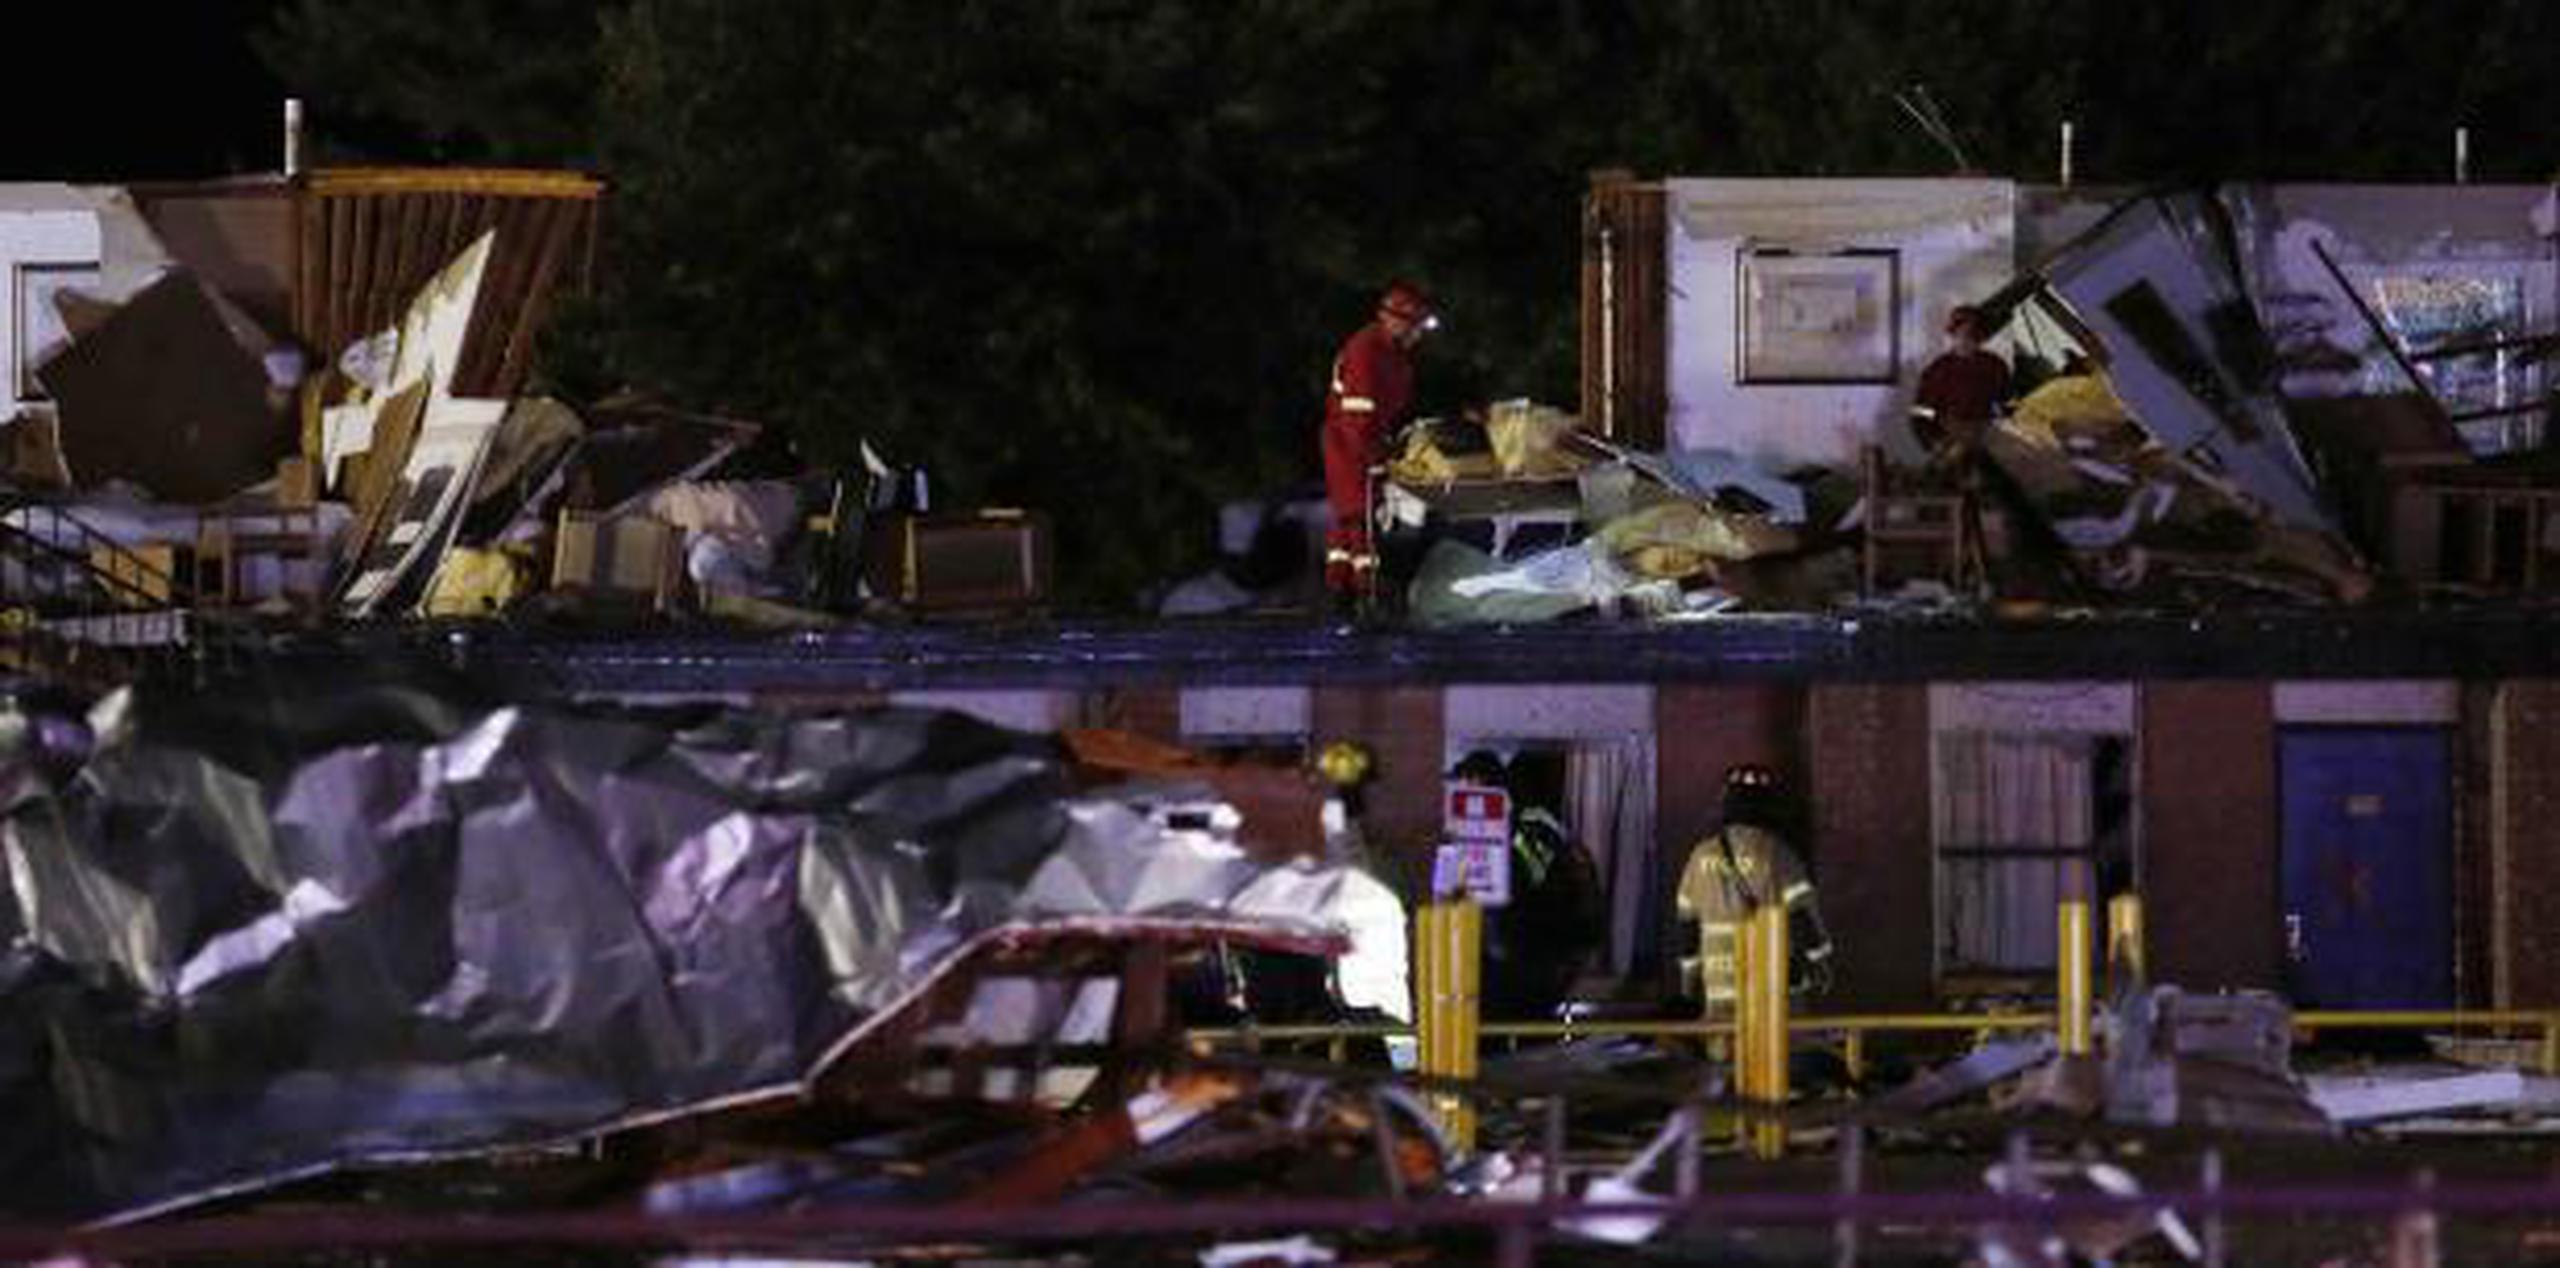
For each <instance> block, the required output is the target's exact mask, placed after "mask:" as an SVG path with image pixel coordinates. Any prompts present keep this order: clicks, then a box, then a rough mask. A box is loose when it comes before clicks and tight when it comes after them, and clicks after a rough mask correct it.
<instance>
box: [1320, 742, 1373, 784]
mask: <svg viewBox="0 0 2560 1268" xmlns="http://www.w3.org/2000/svg"><path fill="white" fill-rule="evenodd" d="M1370 765H1371V759H1370V757H1369V747H1368V746H1367V745H1365V744H1361V743H1358V742H1356V741H1352V740H1335V741H1334V742H1333V743H1331V744H1327V745H1325V746H1324V749H1323V751H1321V752H1319V753H1317V754H1316V773H1317V774H1319V775H1322V776H1324V779H1325V782H1326V783H1329V784H1333V785H1335V786H1336V787H1341V788H1349V787H1352V786H1354V785H1356V784H1358V783H1359V782H1360V781H1362V780H1364V779H1367V778H1368V777H1369V768H1370Z"/></svg>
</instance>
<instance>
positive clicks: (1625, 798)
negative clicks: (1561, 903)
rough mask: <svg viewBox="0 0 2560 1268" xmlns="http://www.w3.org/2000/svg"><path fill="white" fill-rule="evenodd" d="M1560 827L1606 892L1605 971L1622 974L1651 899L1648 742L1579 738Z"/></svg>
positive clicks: (1569, 757)
mask: <svg viewBox="0 0 2560 1268" xmlns="http://www.w3.org/2000/svg"><path fill="white" fill-rule="evenodd" d="M1564 813H1565V826H1566V827H1567V828H1568V829H1569V830H1571V831H1572V833H1573V835H1574V838H1575V839H1576V840H1579V841H1581V842H1582V843H1583V844H1584V845H1585V846H1587V847H1588V848H1589V849H1590V851H1591V861H1592V863H1593V864H1594V865H1595V866H1597V867H1598V868H1599V871H1600V880H1601V883H1602V884H1603V885H1605V886H1607V887H1608V893H1609V938H1608V942H1607V944H1606V955H1607V963H1608V966H1609V972H1610V973H1611V974H1612V975H1614V976H1618V977H1624V976H1626V974H1627V972H1628V970H1629V968H1630V967H1631V966H1632V965H1633V964H1634V963H1635V954H1636V940H1637V938H1638V937H1639V936H1640V935H1641V934H1642V933H1643V932H1644V931H1645V930H1646V928H1647V927H1648V926H1649V925H1650V923H1651V910H1652V909H1651V907H1650V906H1649V905H1648V904H1649V902H1650V901H1651V900H1652V899H1653V898H1654V895H1653V894H1652V893H1651V891H1652V889H1653V888H1654V885H1655V881H1654V870H1655V869H1654V866H1653V862H1654V841H1653V744H1652V742H1651V741H1650V740H1648V739H1646V738H1644V737H1642V736H1625V737H1621V738H1617V739H1606V740H1581V741H1576V742H1575V743H1574V745H1573V746H1572V747H1571V748H1570V749H1568V750H1566V753H1565V804H1564Z"/></svg>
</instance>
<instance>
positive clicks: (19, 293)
mask: <svg viewBox="0 0 2560 1268" xmlns="http://www.w3.org/2000/svg"><path fill="white" fill-rule="evenodd" d="M12 274H13V276H12V277H11V278H10V287H9V290H10V299H9V302H10V303H11V304H12V305H13V308H12V310H11V311H12V313H13V314H14V316H15V319H16V323H17V332H18V341H17V346H16V347H15V348H12V349H10V350H9V352H10V363H11V365H12V366H13V367H14V369H15V378H16V384H15V388H16V391H17V394H18V397H17V398H18V399H19V400H21V401H41V400H45V399H47V398H46V396H45V391H44V385H43V384H41V383H38V382H36V366H37V365H39V364H41V363H42V362H43V361H44V359H45V358H46V357H49V356H52V355H53V353H54V351H55V349H56V348H58V347H60V346H61V344H62V343H63V341H64V340H65V339H66V338H68V332H66V331H65V330H64V329H63V328H62V314H61V313H60V312H59V311H57V310H56V309H55V308H54V304H53V297H54V295H55V294H56V293H58V292H61V291H64V290H72V289H78V288H83V287H90V288H94V287H95V286H97V284H98V266H97V265H95V264H21V265H19V266H17V268H15V269H14V270H12Z"/></svg>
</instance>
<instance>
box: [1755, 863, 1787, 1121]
mask: <svg viewBox="0 0 2560 1268" xmlns="http://www.w3.org/2000/svg"><path fill="white" fill-rule="evenodd" d="M1748 941H1749V942H1750V944H1751V952H1750V957H1749V961H1748V963H1749V965H1750V971H1751V977H1750V979H1749V985H1748V986H1747V987H1746V989H1747V990H1748V991H1749V992H1750V994H1751V995H1752V997H1753V998H1752V1001H1751V1013H1752V1020H1753V1022H1754V1024H1755V1026H1756V1028H1757V1029H1756V1033H1754V1034H1753V1035H1752V1037H1751V1041H1750V1062H1751V1064H1752V1066H1754V1067H1755V1073H1754V1074H1753V1075H1752V1079H1751V1085H1752V1091H1751V1097H1752V1099H1753V1100H1756V1101H1758V1102H1759V1103H1760V1104H1761V1106H1762V1107H1763V1108H1764V1109H1766V1110H1769V1111H1772V1116H1771V1117H1769V1118H1765V1119H1759V1120H1756V1121H1754V1122H1753V1124H1752V1128H1751V1135H1750V1140H1751V1154H1752V1156H1753V1157H1755V1158H1775V1157H1778V1156H1779V1155H1780V1154H1783V1153H1785V1152H1786V1149H1787V1125H1786V1124H1785V1123H1784V1122H1781V1121H1779V1120H1778V1119H1777V1118H1776V1117H1775V1116H1774V1111H1778V1110H1783V1109H1785V1108H1786V1104H1787V1094H1788V1091H1789V1088H1788V1086H1787V1084H1788V1079H1787V1055H1788V1050H1789V1044H1788V1035H1787V909H1786V907H1785V906H1784V905H1783V904H1779V903H1768V904H1765V905H1763V906H1761V907H1759V908H1757V909H1755V910H1753V912H1752V913H1751V923H1750V926H1749V933H1748Z"/></svg>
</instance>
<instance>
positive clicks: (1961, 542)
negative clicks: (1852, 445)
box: [1858, 445, 1984, 595]
mask: <svg viewBox="0 0 2560 1268" xmlns="http://www.w3.org/2000/svg"><path fill="white" fill-rule="evenodd" d="M1859 474H1860V479H1861V483H1862V486H1863V487H1864V488H1865V490H1866V498H1867V514H1866V545H1865V547H1864V548H1863V550H1862V552H1861V555H1860V562H1859V571H1858V584H1859V592H1860V593H1862V594H1866V595H1874V594H1877V593H1879V592H1880V589H1881V588H1882V582H1883V580H1884V578H1886V577H1887V576H1889V575H1891V576H1912V575H1917V576H1920V577H1925V578H1927V579H1928V580H1932V581H1938V582H1942V583H1944V584H1945V585H1946V586H1947V587H1948V588H1949V589H1952V590H1957V591H1963V590H1966V589H1968V588H1970V587H1972V586H1975V585H1977V584H1979V583H1980V582H1981V581H1982V580H1983V577H1984V572H1983V559H1982V540H1981V534H1980V531H1979V529H1978V528H1977V527H1976V526H1975V517H1976V515H1977V514H1978V512H1977V511H1976V509H1975V506H1974V499H1973V495H1972V494H1970V493H1967V492H1965V491H1963V490H1962V489H1957V488H1951V487H1949V486H1948V485H1946V484H1945V483H1944V482H1943V480H1933V479H1930V478H1929V477H1926V476H1921V475H1915V474H1912V473H1908V472H1901V471H1896V470H1894V469H1893V467H1892V466H1891V465H1890V464H1888V463H1887V462H1886V461H1885V458H1884V451H1883V450H1882V449H1881V448H1879V447H1877V446H1875V445H1868V446H1866V447H1865V448H1864V449H1863V450H1861V451H1860V453H1859ZM1912 560H1916V561H1917V563H1916V564H1915V565H1913V566H1911V567H1910V569H1909V570H1908V571H1901V570H1898V569H1897V567H1896V565H1897V564H1902V563H1904V562H1905V561H1912Z"/></svg>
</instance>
